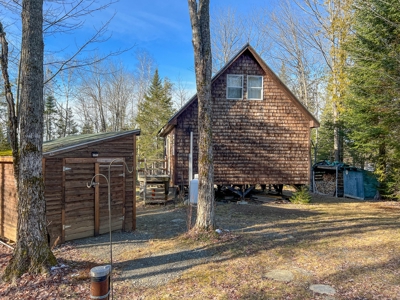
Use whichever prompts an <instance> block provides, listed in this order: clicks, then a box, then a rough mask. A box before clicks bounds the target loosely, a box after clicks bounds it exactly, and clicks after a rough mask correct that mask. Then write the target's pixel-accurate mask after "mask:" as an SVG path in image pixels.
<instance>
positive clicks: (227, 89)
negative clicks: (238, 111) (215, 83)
mask: <svg viewBox="0 0 400 300" xmlns="http://www.w3.org/2000/svg"><path fill="white" fill-rule="evenodd" d="M229 76H237V77H241V78H242V86H229V85H228V82H229V79H228V78H229ZM243 81H244V76H243V75H242V74H227V75H226V99H229V100H243V89H244V87H243V86H244V82H243ZM229 88H241V89H242V93H241V97H240V98H230V97H229V92H228V91H229Z"/></svg>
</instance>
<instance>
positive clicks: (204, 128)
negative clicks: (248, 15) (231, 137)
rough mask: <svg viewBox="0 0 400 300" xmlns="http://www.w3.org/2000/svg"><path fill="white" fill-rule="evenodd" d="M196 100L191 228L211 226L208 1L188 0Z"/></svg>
mask: <svg viewBox="0 0 400 300" xmlns="http://www.w3.org/2000/svg"><path fill="white" fill-rule="evenodd" d="M188 4H189V15H190V22H191V25H192V36H193V38H192V43H193V49H194V62H195V71H196V86H197V101H198V134H199V137H198V148H199V159H198V160H199V187H198V204H197V219H196V224H195V226H194V230H212V229H214V228H215V200H214V162H213V141H212V110H211V104H212V99H211V73H212V55H211V40H210V8H209V7H210V1H209V0H198V1H196V0H188Z"/></svg>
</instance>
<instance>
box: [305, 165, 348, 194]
mask: <svg viewBox="0 0 400 300" xmlns="http://www.w3.org/2000/svg"><path fill="white" fill-rule="evenodd" d="M343 168H344V164H342V163H330V162H328V161H321V162H318V163H316V164H314V165H313V168H312V175H311V177H312V183H311V190H312V191H313V193H318V194H323V195H330V196H336V197H343V195H344V182H343Z"/></svg>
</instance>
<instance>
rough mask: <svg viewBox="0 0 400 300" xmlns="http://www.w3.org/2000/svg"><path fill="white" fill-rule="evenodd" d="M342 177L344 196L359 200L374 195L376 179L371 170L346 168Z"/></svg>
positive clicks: (370, 197)
mask: <svg viewBox="0 0 400 300" xmlns="http://www.w3.org/2000/svg"><path fill="white" fill-rule="evenodd" d="M343 177H344V196H345V197H349V198H355V199H361V200H367V199H373V198H374V197H375V195H376V193H377V189H378V180H377V179H376V177H375V176H374V175H373V174H372V173H371V172H368V171H366V170H362V169H358V168H346V169H345V170H344V175H343Z"/></svg>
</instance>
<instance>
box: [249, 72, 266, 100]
mask: <svg viewBox="0 0 400 300" xmlns="http://www.w3.org/2000/svg"><path fill="white" fill-rule="evenodd" d="M249 77H261V87H250V86H249ZM250 89H261V97H260V98H250V97H249V90H250ZM263 98H264V76H262V75H247V100H263Z"/></svg>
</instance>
